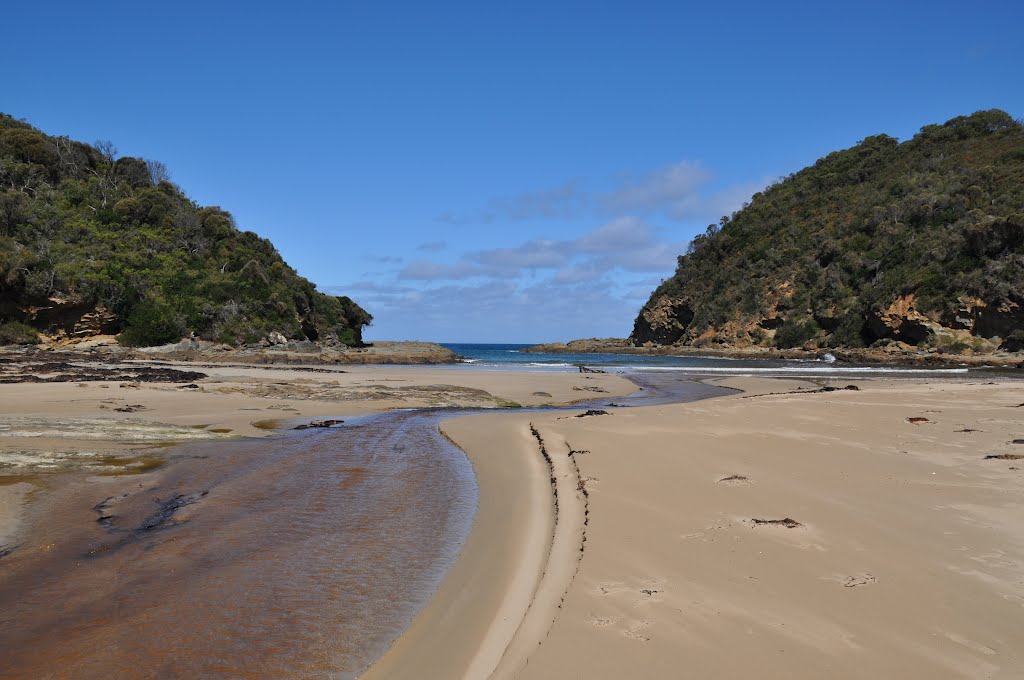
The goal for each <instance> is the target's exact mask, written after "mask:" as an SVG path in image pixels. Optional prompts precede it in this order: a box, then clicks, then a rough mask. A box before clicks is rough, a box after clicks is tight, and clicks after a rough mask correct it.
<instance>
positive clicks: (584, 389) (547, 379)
mask: <svg viewBox="0 0 1024 680" xmlns="http://www.w3.org/2000/svg"><path fill="white" fill-rule="evenodd" d="M161 365H165V366H166V365H172V366H175V367H178V368H182V369H185V370H198V371H202V372H203V373H206V374H207V375H208V377H207V378H205V379H202V380H196V381H195V382H194V383H190V384H189V385H191V387H186V386H184V385H181V384H173V383H171V384H168V383H147V382H116V381H115V382H100V381H91V382H80V383H74V382H59V383H20V384H2V385H0V551H2V550H3V549H4V546H5V545H6V544H9V543H11V542H12V541H14V540H15V538H14V533H15V531H16V530H17V528H18V526H19V523H20V519H19V518H20V517H21V515H22V514H23V511H24V509H25V503H26V501H31V499H32V498H33V497H34V494H35V493H36V492H45V490H46V489H47V488H48V487H50V486H52V485H54V484H60V483H62V481H61V480H62V476H61V474H60V473H61V472H64V471H81V470H83V469H86V470H88V471H91V470H95V471H96V472H97V473H99V474H112V473H113V474H117V473H138V472H142V471H145V470H147V469H152V468H150V467H147V466H156V465H159V463H160V462H161V460H162V457H163V456H164V454H165V453H166V452H167V449H166V447H167V445H168V444H170V443H174V442H183V441H195V440H198V439H217V438H229V437H236V436H248V437H259V436H267V435H269V434H271V433H272V432H273V430H274V429H275V428H276V427H289V426H292V425H294V424H295V423H300V422H303V421H308V420H310V419H315V418H333V417H342V418H344V417H345V416H352V415H361V414H366V413H371V412H378V411H384V410H388V409H393V408H414V407H423V406H468V407H474V408H494V409H500V410H502V411H503V412H505V411H507V410H508V409H509V408H510V407H514V406H516V405H519V404H521V405H524V406H534V405H541V404H548V403H569V402H573V401H579V400H583V399H588V398H593V397H595V396H621V395H625V394H629V393H630V392H632V391H634V390H635V386H634V385H633V384H632V383H630V382H629V381H628V380H625V379H624V378H622V377H620V376H616V375H610V374H595V375H591V374H587V375H583V374H578V373H552V372H548V373H543V372H517V371H500V372H499V371H490V370H470V369H464V368H462V367H450V368H445V367H426V366H346V367H344V368H340V367H339V368H334V367H324V366H316V367H307V368H301V367H293V366H282V367H277V366H274V367H263V366H252V367H247V366H212V367H208V366H199V365H196V364H191V363H180V364H167V363H164V364H161Z"/></svg>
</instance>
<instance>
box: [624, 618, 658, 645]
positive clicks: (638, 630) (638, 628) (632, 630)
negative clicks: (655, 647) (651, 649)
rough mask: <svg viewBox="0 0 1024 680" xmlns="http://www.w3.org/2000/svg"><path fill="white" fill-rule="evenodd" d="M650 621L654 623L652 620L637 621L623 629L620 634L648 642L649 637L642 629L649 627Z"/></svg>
mask: <svg viewBox="0 0 1024 680" xmlns="http://www.w3.org/2000/svg"><path fill="white" fill-rule="evenodd" d="M652 623H654V621H638V622H636V623H634V624H633V625H632V626H630V627H629V628H627V629H626V630H624V631H623V632H622V634H623V635H625V636H626V637H628V638H632V639H634V640H639V641H640V642H650V641H651V638H649V637H648V636H647V635H646V634H644V629H646V628H647V627H649V626H650V625H651V624H652Z"/></svg>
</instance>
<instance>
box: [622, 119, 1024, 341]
mask: <svg viewBox="0 0 1024 680" xmlns="http://www.w3.org/2000/svg"><path fill="white" fill-rule="evenodd" d="M630 340H631V341H632V343H633V344H634V345H637V346H642V345H648V346H657V345H677V346H696V347H714V346H731V347H753V346H764V347H777V348H783V349H785V348H805V349H814V348H832V347H835V348H856V347H878V346H884V345H887V344H891V345H899V346H901V347H907V346H910V347H915V348H921V349H933V350H941V351H944V352H953V353H973V352H978V353H985V352H991V351H996V350H1004V351H1011V352H1012V351H1020V350H1022V349H1024V126H1022V124H1021V122H1020V121H1015V120H1014V119H1013V118H1011V117H1010V116H1009V115H1008V114H1006V113H1004V112H1002V111H995V110H993V111H980V112H977V113H975V114H973V115H970V116H963V117H959V118H954V119H953V120H950V121H948V122H947V123H945V124H942V125H928V126H926V127H924V128H922V129H921V131H920V133H919V134H917V135H915V136H914V137H913V139H910V140H907V141H905V142H903V143H900V142H899V141H897V140H896V139H894V138H892V137H889V136H886V135H878V136H874V137H868V138H867V139H865V140H863V141H862V142H860V143H859V144H857V145H856V146H854V147H852V148H850V149H846V150H843V151H837V152H835V153H832V154H829V155H828V156H826V157H825V158H822V159H821V160H819V161H818V162H817V163H815V164H814V165H813V166H811V167H808V168H805V169H803V170H801V171H800V172H797V173H795V174H793V175H790V176H789V177H787V178H785V179H783V180H782V181H780V182H779V183H777V184H775V185H773V186H771V187H769V188H767V189H765V190H764V191H762V192H761V193H758V194H756V195H755V196H754V197H753V198H752V199H751V200H750V203H749V204H747V205H745V206H744V207H743V208H742V209H741V210H739V211H737V212H736V213H734V214H733V215H732V216H730V217H723V218H722V220H721V222H720V224H718V225H711V226H709V227H708V229H707V232H706V233H705V234H703V235H701V236H698V237H697V238H695V239H694V240H693V242H692V243H691V245H690V247H689V250H688V251H687V253H686V254H685V255H682V256H680V257H679V263H678V268H677V269H676V272H675V274H674V275H673V276H672V277H671V278H669V279H667V280H666V281H664V282H663V283H662V284H661V286H659V287H658V289H657V290H655V291H654V293H653V294H652V295H651V298H650V300H648V302H647V304H645V305H644V307H643V309H642V310H641V311H640V314H639V315H638V317H637V319H636V322H635V325H634V328H633V333H632V335H631V336H630Z"/></svg>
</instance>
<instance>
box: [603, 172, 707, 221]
mask: <svg viewBox="0 0 1024 680" xmlns="http://www.w3.org/2000/svg"><path fill="white" fill-rule="evenodd" d="M712 177H713V175H712V173H711V172H710V171H709V170H707V169H706V168H704V167H703V166H702V165H701V164H700V163H697V162H694V161H680V162H678V163H674V164H672V165H669V166H667V167H664V168H659V169H658V170H655V171H654V172H651V173H649V174H647V175H645V176H643V177H641V178H640V179H637V180H626V181H625V182H623V183H622V184H620V185H619V186H618V187H616V188H615V189H613V190H612V191H610V192H608V193H606V194H603V195H602V196H601V204H602V205H603V206H604V208H605V209H606V210H608V211H609V212H623V211H631V210H651V209H656V208H661V207H664V206H670V205H673V204H675V203H679V202H681V201H692V200H694V199H695V198H697V197H699V193H698V192H699V190H700V189H701V187H702V186H704V185H705V184H707V183H708V182H709V181H710V180H711V179H712Z"/></svg>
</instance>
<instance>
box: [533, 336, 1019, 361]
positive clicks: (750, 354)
mask: <svg viewBox="0 0 1024 680" xmlns="http://www.w3.org/2000/svg"><path fill="white" fill-rule="evenodd" d="M520 351H522V352H526V353H530V354H542V353H546V354H621V355H626V356H642V357H688V358H694V359H700V358H707V359H749V360H766V361H783V360H792V359H797V360H801V361H815V360H820V359H821V357H823V356H825V355H826V354H829V355H831V356H833V357H834V358H835V361H836V363H837V364H839V365H843V364H857V365H864V366H901V365H903V366H934V367H947V366H948V367H959V366H967V367H972V368H980V367H983V366H990V367H997V368H1024V353H1021V352H1017V353H1007V352H1000V353H995V354H949V353H944V352H939V351H935V350H932V351H926V350H919V349H917V348H914V347H911V346H909V345H902V344H893V345H890V346H887V347H880V348H842V347H838V348H821V349H814V350H805V349H776V348H773V347H758V346H750V347H708V346H705V347H693V346H682V345H644V346H640V347H637V346H634V345H631V344H629V342H628V341H627V340H625V339H621V338H591V339H584V340H572V341H570V342H568V343H561V342H552V343H543V344H540V345H533V346H531V347H526V348H524V349H522V350H520Z"/></svg>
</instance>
